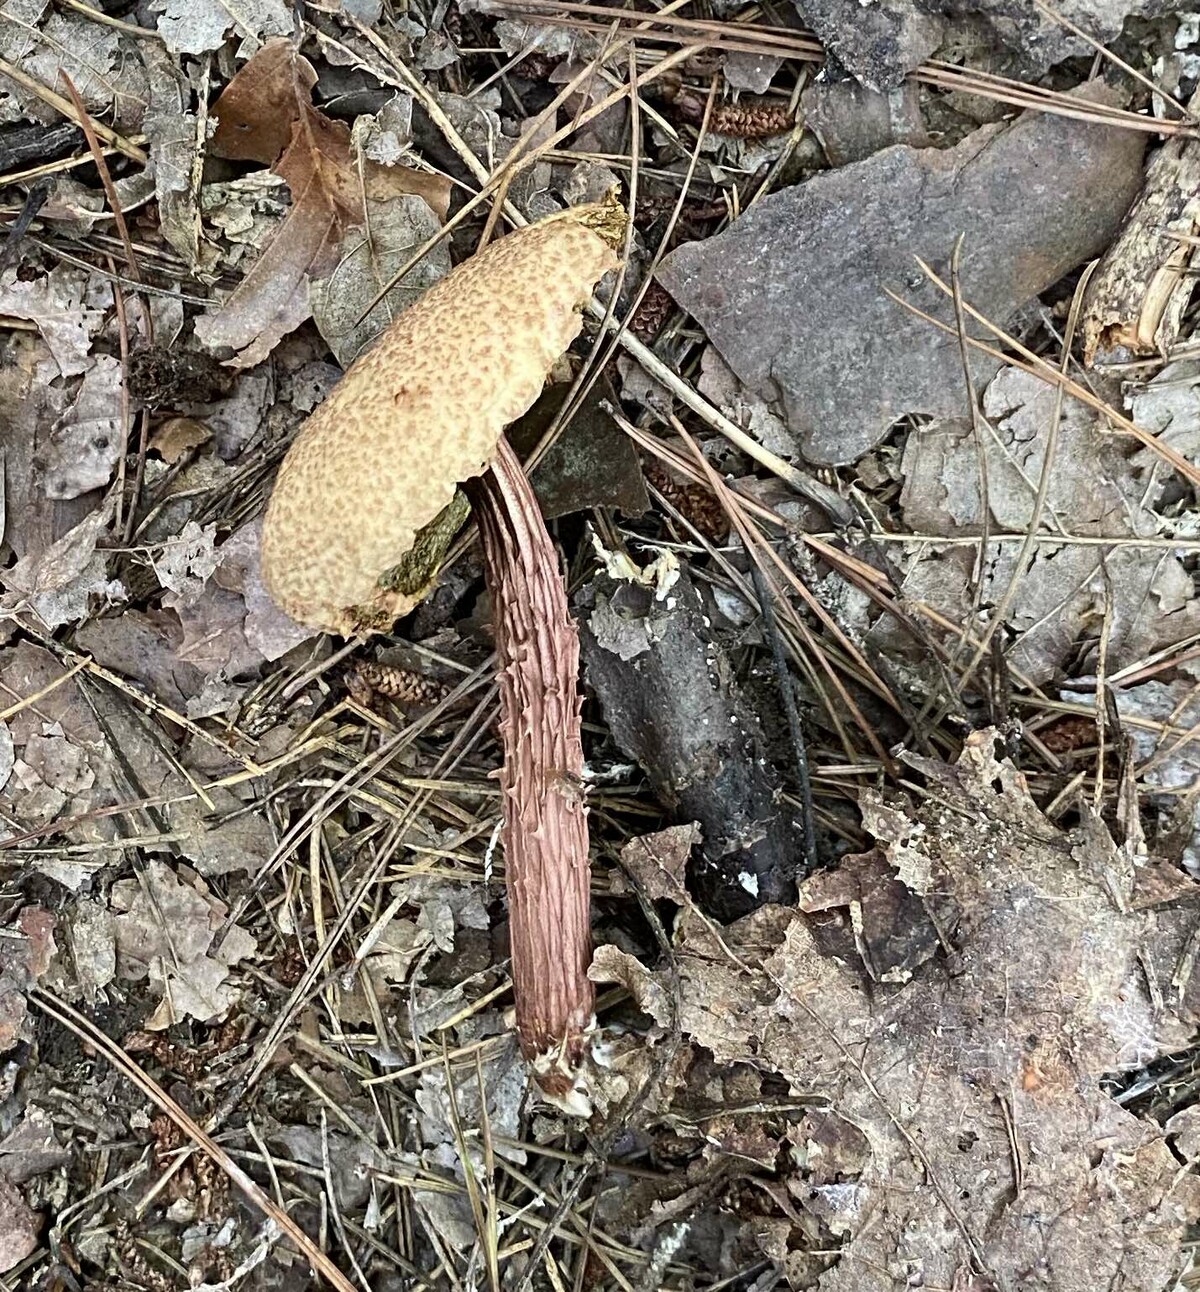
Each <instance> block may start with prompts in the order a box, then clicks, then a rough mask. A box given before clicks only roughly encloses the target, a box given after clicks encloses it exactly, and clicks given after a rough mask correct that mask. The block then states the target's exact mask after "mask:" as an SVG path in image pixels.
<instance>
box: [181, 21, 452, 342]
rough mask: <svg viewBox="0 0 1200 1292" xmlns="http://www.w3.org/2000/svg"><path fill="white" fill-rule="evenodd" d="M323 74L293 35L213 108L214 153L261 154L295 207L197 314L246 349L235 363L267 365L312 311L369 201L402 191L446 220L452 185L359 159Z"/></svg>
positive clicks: (201, 326) (206, 327)
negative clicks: (318, 92)
mask: <svg viewBox="0 0 1200 1292" xmlns="http://www.w3.org/2000/svg"><path fill="white" fill-rule="evenodd" d="M316 81H317V74H316V72H315V71H314V70H313V67H312V64H311V63H309V62H308V60H307V59H304V58H301V57H300V55H299V54H298V53H297V52H296V50H295V48H294V46H293V45H292V43H291V41H288V40H273V41H270V42H268V43H267V44H266V45H264V46H263V48H262V49H261V50H260V51H259V52H258V53H257V54H256V55H255V56H254V57H253V58H252V59H251V60H250V61H249V62H248V63H247V64H246V66H245V67H243V68H242V69H241V71H240V72H238V74H237V75H236V76H235V77H234V78H233V80H232V81H230V82H229V84H228V85H227V86H226V87H225V89H224V90H223V91H222V93H221V97H220V98H219V99H218V100H217V102H216V104H215V105H214V107H213V113H214V115H215V116H216V117H217V130H216V133H215V134H214V136H213V138H212V141H211V143H210V144H209V151H210V152H211V153H212V154H213V155H214V156H217V157H228V158H231V159H234V160H242V161H258V162H262V163H263V165H265V166H270V167H271V169H272V170H273V171H274V172H275V174H277V175H278V176H280V177H281V178H282V179H283V180H284V181H285V182H286V183H287V186H288V188H289V189H290V190H291V195H292V205H291V207H290V209H289V211H288V213H287V216H286V217H285V218H284V220H283V222H282V224H280V226H279V228H278V229H277V230H276V233H275V236H274V238H272V240H271V242H270V243H269V244H268V245H267V246H266V247H265V248H264V249H263V251H262V253H261V254H260V255H259V257H258V259H257V260H256V261H255V262H254V265H253V266H252V267H251V269H250V271H249V273H247V275H246V277H245V278H244V279H243V280H242V282H241V283H240V284H239V286H238V287H237V289H236V290H235V291H234V292H233V294H232V295H231V296H230V297H229V298H228V300H226V301H225V302H224V304H223V305H222V306H221V308H220V309H219V310H218V311H217V312H216V313H215V314H210V315H207V316H205V317H204V318H202V319H200V320H198V321H197V324H196V335H197V337H199V339H200V340H201V341H202V342H203V344H204V345H206V346H208V347H209V348H210V349H215V348H217V347H220V346H230V347H232V348H233V349H235V350H237V351H239V352H240V353H239V354H238V356H237V358H236V360H235V361H234V362H235V366H237V367H241V368H246V367H252V366H253V365H254V364H256V363H260V362H262V360H263V359H265V358H266V357H267V355H268V354H270V352H271V350H272V349H273V348H274V346H275V345H276V343H277V342H278V341H279V340H280V338H281V337H283V336H285V335H286V334H287V333H288V332H290V331H292V330H293V329H294V328H296V327H298V326H299V325H300V324H301V323H302V322H303V321H304V320H305V319H306V318H307V317H308V316H309V313H310V311H311V306H310V302H309V281H310V279H311V278H312V277H314V276H319V275H321V274H325V273H328V271H329V270H330V269H332V267H333V266H334V264H336V263H337V259H338V248H339V246H340V244H341V241H342V239H343V237H344V236H345V234H346V233H347V231H348V230H349V229H351V228H356V227H358V226H361V225H362V224H363V223H364V218H365V217H364V201H366V200H367V199H370V198H374V199H378V200H383V199H386V198H388V197H397V196H402V195H404V194H414V195H416V196H418V197H421V198H423V199H424V200H425V201H426V202H427V203H428V204H429V206H430V207H431V208H432V209H433V210H434V212H435V213H437V214H438V216H439V218H443V219H444V218H445V214H446V206H447V203H448V201H449V183H448V181H445V180H442V179H441V178H440V177H438V176H431V175H424V174H422V173H421V172H419V171H415V170H412V169H410V168H409V167H406V166H390V167H385V166H378V165H376V164H375V163H371V162H368V161H366V160H364V161H363V167H362V171H361V173H360V170H359V168H358V166H356V165H355V161H354V157H353V153H352V150H351V139H350V130H349V127H348V126H346V125H345V124H344V123H343V122H340V121H334V120H332V119H331V118H329V117H327V116H325V114H324V113H322V112H320V111H319V110H318V109H317V108H316V107H315V106H314V105H313V102H312V88H313V86H314V85H315V84H316Z"/></svg>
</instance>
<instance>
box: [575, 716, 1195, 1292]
mask: <svg viewBox="0 0 1200 1292" xmlns="http://www.w3.org/2000/svg"><path fill="white" fill-rule="evenodd" d="M996 744H997V738H996V733H995V732H992V731H980V732H977V733H975V734H974V735H973V736H971V737H970V739H969V740H968V742H967V744H966V747H965V748H964V750H963V752H962V755H961V757H960V758H959V760H958V762H957V764H954V765H947V764H943V763H940V762H938V761H936V760H930V759H919V758H915V757H910V758H909V759H908V761H909V762H910V764H911V765H912V766H913V767H914V768H915V769H916V770H917V771H918V772H919V773H920V774H921V775H922V776H923V777H924V780H925V783H926V785H927V786H928V787H929V792H928V796H927V797H925V798H923V799H922V800H921V801H919V802H912V801H908V800H891V801H888V802H884V801H883V800H882V799H880V798H877V797H875V796H867V797H866V798H865V799H864V803H863V815H864V825H865V827H866V829H867V831H868V832H869V833H870V834H871V835H873V836H874V838H875V840H876V848H875V849H873V850H872V851H873V854H874V861H873V863H872V864H873V865H876V866H878V865H881V864H882V865H885V866H891V867H892V869H893V872H894V874H895V875H896V877H897V878H901V879H903V880H906V881H907V884H911V885H913V886H914V887H910V888H908V892H909V897H910V901H911V902H913V903H916V904H918V905H919V904H921V903H922V902H923V903H924V904H925V906H926V909H927V911H929V912H930V913H931V916H932V920H931V927H932V928H933V929H935V930H936V933H935V939H934V944H933V946H932V947H931V948H930V951H931V953H930V954H927V955H925V956H924V957H922V956H920V955H917V956H913V957H910V958H909V965H910V967H911V970H912V971H911V974H907V975H906V976H905V979H904V980H903V981H895V982H889V981H887V980H886V979H884V980H882V981H881V980H879V979H876V980H875V981H872V980H871V976H870V975H869V974H868V972H867V970H866V966H864V964H863V963H862V961H861V959H860V957H859V954H858V948H857V946H856V939H855V933H856V932H857V928H856V926H855V924H854V921H853V919H852V918H851V917H850V915H849V914H848V915H847V918H846V919H845V921H844V922H843V923H842V924H841V926H840V927H839V926H837V925H834V924H831V923H830V920H829V917H828V915H825V916H823V917H821V919H819V920H812V921H810V920H809V919H808V918H807V917H806V916H805V915H804V914H802V913H800V912H798V911H796V910H794V909H788V908H784V907H772V908H766V909H764V910H761V911H758V912H756V913H755V914H753V915H751V916H748V917H746V918H745V919H743V920H741V921H739V922H738V923H736V924H734V925H732V926H729V927H728V928H726V929H723V930H722V931H721V935H720V938H718V937H717V936H715V934H714V933H713V932H712V931H711V930H710V929H709V928H708V927H706V926H703V925H701V924H700V923H699V922H695V921H693V922H690V923H688V924H687V925H686V926H685V927H684V928H683V929H682V931H681V933H680V935H679V940H678V944H677V947H676V955H675V963H676V965H677V967H678V971H679V974H680V976H681V979H682V985H681V989H680V990H681V996H680V999H679V1002H678V1005H679V1022H680V1024H681V1026H682V1029H683V1032H684V1034H685V1036H688V1037H691V1038H693V1039H694V1040H695V1041H696V1042H698V1043H699V1044H701V1045H703V1046H706V1047H708V1048H709V1049H710V1050H711V1051H712V1052H713V1054H714V1055H715V1056H716V1058H717V1060H718V1061H719V1062H725V1063H737V1062H741V1061H744V1059H745V1057H746V1055H748V1054H752V1055H754V1056H755V1058H754V1062H755V1064H756V1065H758V1066H759V1067H761V1068H764V1069H774V1070H775V1071H776V1072H778V1073H779V1074H780V1075H781V1076H782V1077H784V1078H785V1079H786V1081H787V1082H788V1083H789V1085H790V1087H791V1089H792V1091H793V1093H794V1094H796V1095H798V1096H803V1095H805V1094H807V1093H809V1092H811V1093H813V1094H814V1095H818V1096H819V1097H820V1099H821V1100H822V1103H823V1105H824V1106H825V1107H826V1108H827V1111H828V1112H829V1113H830V1114H831V1115H836V1116H837V1117H838V1118H840V1119H842V1120H843V1121H845V1122H847V1123H850V1124H852V1125H854V1126H856V1127H857V1128H858V1129H859V1131H860V1132H861V1133H862V1135H863V1136H864V1137H865V1138H864V1140H863V1149H864V1152H863V1154H862V1160H861V1161H860V1162H859V1163H857V1164H854V1165H852V1166H850V1167H846V1168H844V1169H843V1171H842V1173H841V1175H840V1176H839V1177H838V1178H837V1180H836V1182H833V1181H831V1180H830V1179H829V1177H828V1176H826V1175H823V1174H822V1168H821V1163H820V1160H819V1158H814V1157H812V1156H809V1157H807V1158H805V1159H803V1160H800V1161H798V1163H797V1164H796V1165H794V1166H793V1167H792V1172H793V1176H792V1178H791V1179H790V1180H788V1181H787V1191H788V1195H789V1196H790V1198H791V1199H792V1201H793V1203H794V1205H795V1207H796V1209H797V1217H796V1218H795V1219H794V1220H793V1224H792V1228H791V1233H790V1242H785V1243H782V1244H781V1245H780V1250H781V1257H780V1259H781V1262H782V1263H783V1264H784V1266H785V1268H790V1264H789V1262H790V1260H791V1258H792V1257H793V1256H794V1257H795V1259H796V1261H797V1262H800V1260H801V1258H802V1257H804V1258H808V1259H811V1258H810V1257H808V1253H806V1252H804V1251H803V1250H802V1248H804V1247H805V1246H807V1247H809V1248H812V1247H813V1246H817V1247H819V1248H822V1249H824V1250H823V1251H821V1252H820V1255H821V1256H822V1257H823V1258H826V1262H825V1263H826V1265H827V1266H828V1268H826V1269H825V1271H824V1273H822V1274H821V1276H820V1283H819V1286H820V1288H821V1289H822V1292H894V1289H895V1288H896V1287H902V1286H920V1285H923V1286H925V1287H943V1288H951V1287H954V1288H978V1289H983V1288H1013V1289H1016V1288H1021V1289H1046V1290H1047V1292H1050V1290H1053V1292H1092V1289H1095V1288H1098V1287H1103V1288H1106V1289H1119V1290H1120V1292H1134V1290H1135V1289H1136V1292H1159V1290H1160V1289H1162V1290H1165V1289H1166V1288H1168V1287H1172V1286H1174V1277H1175V1275H1176V1274H1177V1272H1178V1268H1179V1265H1180V1242H1181V1239H1182V1237H1183V1235H1184V1232H1185V1227H1186V1226H1187V1225H1188V1224H1189V1223H1191V1222H1192V1221H1194V1220H1195V1218H1196V1216H1197V1215H1198V1214H1200V1189H1198V1188H1197V1182H1196V1180H1195V1178H1194V1177H1193V1176H1190V1175H1189V1174H1187V1173H1186V1172H1185V1171H1182V1170H1181V1169H1180V1164H1179V1161H1178V1160H1177V1159H1176V1158H1175V1156H1174V1155H1173V1154H1172V1153H1171V1151H1170V1149H1169V1147H1168V1145H1167V1142H1166V1139H1165V1137H1164V1133H1163V1130H1162V1128H1161V1127H1160V1126H1159V1125H1158V1123H1157V1122H1155V1121H1153V1120H1149V1119H1144V1118H1142V1117H1139V1116H1137V1115H1135V1114H1134V1113H1132V1112H1131V1111H1129V1110H1128V1109H1127V1108H1126V1107H1123V1106H1122V1105H1120V1104H1118V1103H1117V1102H1116V1101H1114V1100H1113V1099H1112V1098H1110V1097H1109V1094H1108V1093H1106V1087H1105V1086H1104V1085H1103V1084H1102V1078H1103V1077H1104V1076H1105V1075H1106V1074H1118V1073H1121V1072H1122V1071H1128V1070H1132V1069H1136V1068H1138V1067H1140V1066H1142V1065H1144V1064H1145V1063H1147V1062H1150V1061H1152V1060H1153V1059H1154V1058H1155V1057H1157V1056H1158V1055H1160V1054H1163V1053H1166V1052H1168V1051H1170V1050H1171V1049H1173V1048H1176V1047H1178V1046H1181V1045H1186V1044H1190V1039H1191V1036H1192V1029H1193V1027H1194V1019H1193V1017H1192V1014H1191V1009H1190V1006H1189V1004H1188V1000H1187V997H1188V993H1189V991H1190V990H1191V989H1190V988H1189V987H1188V984H1186V983H1182V984H1175V983H1174V982H1172V972H1173V966H1174V965H1175V964H1177V963H1178V962H1179V956H1180V954H1181V951H1182V949H1183V948H1184V947H1185V946H1186V943H1187V938H1188V934H1189V931H1190V928H1191V926H1192V923H1193V922H1194V918H1195V912H1194V910H1188V911H1178V910H1176V909H1172V908H1163V909H1158V910H1137V909H1135V908H1134V906H1133V905H1132V904H1131V902H1130V900H1129V899H1130V896H1131V895H1132V894H1133V893H1134V891H1135V889H1136V886H1137V884H1138V873H1137V872H1138V871H1139V870H1140V869H1141V868H1142V867H1141V865H1140V863H1138V862H1136V861H1131V859H1130V858H1129V857H1128V856H1126V855H1124V854H1123V853H1122V852H1121V850H1119V849H1118V848H1116V847H1115V846H1114V844H1113V843H1112V841H1111V839H1110V838H1109V837H1108V834H1107V832H1106V830H1105V829H1104V828H1103V826H1102V825H1101V824H1100V823H1099V822H1098V821H1096V820H1094V819H1092V818H1090V817H1089V816H1088V814H1086V813H1085V814H1084V822H1083V824H1082V825H1081V826H1080V827H1079V828H1077V829H1075V830H1072V831H1062V830H1060V829H1059V828H1058V827H1057V826H1055V825H1052V824H1051V823H1050V822H1049V821H1048V820H1047V819H1046V818H1045V817H1044V816H1043V815H1042V813H1041V812H1040V811H1039V809H1038V808H1037V807H1036V805H1035V804H1034V803H1033V801H1032V800H1031V798H1030V797H1029V793H1028V791H1027V789H1026V787H1025V784H1024V781H1023V779H1022V777H1021V775H1020V774H1019V773H1018V772H1017V771H1016V770H1015V768H1014V767H1013V766H1012V765H1011V763H1010V762H1009V761H1008V760H1007V759H1002V758H998V757H997V755H996ZM871 855H872V854H867V856H871ZM850 860H851V861H852V862H859V861H861V859H859V858H855V859H850ZM858 873H859V874H860V875H861V874H862V873H863V870H862V867H861V866H859V867H858ZM814 882H818V883H821V884H823V885H824V886H825V887H826V889H828V880H827V878H826V877H824V876H822V877H821V878H820V879H819V880H817V881H814V880H810V881H807V884H806V885H802V902H803V901H804V900H805V898H804V891H805V890H806V888H807V887H808V885H811V884H813V883H814ZM906 887H907V885H906ZM600 963H601V958H600V957H597V965H599V964H600ZM621 973H622V975H623V977H624V978H625V979H626V980H628V979H629V974H630V965H629V964H628V963H626V964H624V965H623V966H622V968H621ZM643 974H644V976H645V977H646V978H647V979H649V982H647V983H644V984H642V985H641V986H638V985H637V984H636V983H635V984H634V987H635V989H636V990H637V993H638V996H639V999H640V1000H641V1001H642V1002H643V1008H647V1009H649V1010H651V1011H652V1012H654V1011H655V1010H656V1009H658V1005H657V1004H656V1001H657V1000H658V999H659V997H658V995H656V992H655V991H654V990H652V988H653V987H655V986H658V987H661V988H665V989H666V990H667V992H669V991H670V989H671V979H670V977H669V975H668V974H667V973H662V974H655V975H649V974H646V973H645V971H643ZM1151 979H1153V980H1154V985H1153V986H1150V985H1148V983H1149V981H1150V980H1151ZM656 1019H657V1021H658V1022H660V1023H661V1024H663V1025H664V1026H665V1025H667V1023H668V1022H669V1017H668V1016H667V1014H665V1013H663V1014H662V1016H661V1017H659V1016H658V1015H657V1014H656ZM801 1218H802V1219H801ZM818 1225H819V1226H820V1228H819V1229H818V1228H817V1227H818ZM814 1233H817V1234H821V1235H824V1241H818V1242H817V1243H816V1244H814V1243H813V1241H812V1237H811V1236H812V1235H813V1234H814ZM784 1237H788V1235H786V1234H785V1235H784ZM797 1268H799V1266H797ZM805 1285H808V1284H805Z"/></svg>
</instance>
